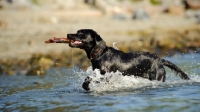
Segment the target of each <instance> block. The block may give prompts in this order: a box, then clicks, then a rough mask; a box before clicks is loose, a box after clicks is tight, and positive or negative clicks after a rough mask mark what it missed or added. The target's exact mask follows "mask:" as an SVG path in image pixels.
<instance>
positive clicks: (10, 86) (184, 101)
mask: <svg viewBox="0 0 200 112" xmlns="http://www.w3.org/2000/svg"><path fill="white" fill-rule="evenodd" d="M199 57H200V54H195V53H194V54H184V55H180V54H177V55H175V56H173V57H165V59H168V60H170V61H172V62H174V63H176V65H177V66H179V67H180V68H182V70H183V71H186V73H187V74H189V77H190V78H191V80H189V81H185V80H181V79H180V78H179V77H176V76H175V75H174V73H173V72H171V71H170V70H169V69H167V80H166V82H164V83H162V82H158V81H149V80H147V79H142V78H135V77H123V76H121V73H120V72H117V73H107V74H106V75H105V77H107V78H108V79H109V82H108V81H106V80H102V81H101V83H95V82H93V83H91V91H90V92H86V91H84V90H83V89H82V88H81V84H82V82H83V80H84V79H85V77H86V76H90V77H93V79H94V80H95V81H99V80H101V79H102V78H104V79H105V77H104V76H101V75H100V74H99V71H98V70H95V71H92V70H91V68H88V70H87V71H81V70H79V69H77V68H76V67H74V68H73V69H67V68H52V69H49V70H48V71H47V75H46V76H24V75H18V76H0V111H14V112H18V111H56V112H57V111H92V112H93V111H97V112H98V111H100V112H101V111H114V112H116V111H118V112H121V111H133V112H134V111H136V112H144V111H146V112H151V111H153V112H171V111H176V112H199V111H200V58H199Z"/></svg>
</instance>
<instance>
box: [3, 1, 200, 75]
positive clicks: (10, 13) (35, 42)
mask: <svg viewBox="0 0 200 112" xmlns="http://www.w3.org/2000/svg"><path fill="white" fill-rule="evenodd" d="M10 1H11V2H9V1H6V0H5V1H4V0H2V1H0V17H1V18H0V52H1V53H0V74H9V75H18V74H25V75H44V74H45V72H46V70H47V69H49V68H50V67H66V68H71V67H73V66H77V67H79V68H81V69H86V68H87V67H88V66H90V62H89V60H88V59H87V57H86V55H85V53H84V52H83V51H81V50H79V49H71V48H69V47H68V45H66V44H45V43H44V41H45V40H48V39H49V38H52V37H54V36H56V37H66V34H67V33H75V32H76V31H77V30H78V29H83V28H90V29H94V30H95V31H97V33H98V34H99V35H101V37H102V38H103V39H104V40H105V41H106V43H107V45H108V46H113V42H117V44H115V46H116V47H117V48H118V49H119V50H122V51H124V52H133V51H149V52H152V53H156V54H158V55H159V56H166V55H173V54H174V53H177V52H180V53H188V52H193V51H194V52H200V50H199V48H200V24H199V21H200V18H199V17H200V16H199V15H200V13H199V9H198V7H196V6H195V8H194V9H192V7H191V3H190V4H189V5H188V4H187V5H188V6H187V9H186V8H185V7H184V4H182V3H184V2H181V3H173V2H170V3H166V1H170V0H156V1H160V2H152V1H154V0H141V1H131V0H130V1H128V2H127V1H121V0H119V1H117V2H116V1H115V2H113V3H107V2H106V1H104V0H96V2H95V4H93V3H89V4H88V3H86V2H84V0H83V1H81V2H80V1H77V0H74V2H72V1H70V0H63V1H62V0H60V2H61V1H62V2H63V3H60V2H59V3H57V2H56V3H54V2H52V3H51V1H53V0H48V1H46V2H45V0H30V1H29V2H27V1H26V0H25V1H24V0H19V1H18V2H15V1H12V0H10ZM100 1H104V2H100ZM150 1H151V2H150ZM172 1H173V0H172ZM177 1H185V0H177ZM191 1H192V0H191ZM191 1H190V2H191ZM99 2H100V3H99ZM185 2H187V0H186V1H185ZM70 4H71V5H70ZM74 4H76V5H74ZM102 4H104V5H102ZM166 4H167V5H166ZM65 5H66V6H65ZM174 6H176V7H174Z"/></svg>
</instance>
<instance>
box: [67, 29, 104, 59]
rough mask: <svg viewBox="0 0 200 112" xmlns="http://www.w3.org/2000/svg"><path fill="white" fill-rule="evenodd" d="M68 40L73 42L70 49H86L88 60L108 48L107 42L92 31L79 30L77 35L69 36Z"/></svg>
mask: <svg viewBox="0 0 200 112" xmlns="http://www.w3.org/2000/svg"><path fill="white" fill-rule="evenodd" d="M67 38H68V39H70V40H73V41H71V42H70V43H69V46H70V47H72V48H80V49H84V50H85V51H86V53H87V55H88V58H90V57H91V55H92V53H96V52H98V51H99V50H101V49H104V48H105V47H106V44H105V41H104V40H103V39H102V38H101V37H100V36H99V35H98V34H97V33H96V32H95V31H94V30H92V29H81V30H78V31H77V33H75V34H67Z"/></svg>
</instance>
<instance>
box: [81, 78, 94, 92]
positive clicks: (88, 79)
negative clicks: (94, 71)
mask: <svg viewBox="0 0 200 112" xmlns="http://www.w3.org/2000/svg"><path fill="white" fill-rule="evenodd" d="M91 81H92V78H90V77H86V78H85V82H83V84H82V88H83V89H85V90H86V91H89V90H90V87H89V84H90V82H91Z"/></svg>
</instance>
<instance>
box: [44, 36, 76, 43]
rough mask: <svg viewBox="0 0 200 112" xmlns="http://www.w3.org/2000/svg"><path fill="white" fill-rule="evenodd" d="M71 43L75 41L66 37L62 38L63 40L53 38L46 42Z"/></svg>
mask: <svg viewBox="0 0 200 112" xmlns="http://www.w3.org/2000/svg"><path fill="white" fill-rule="evenodd" d="M71 42H74V40H70V39H68V38H64V37H61V38H57V37H53V38H51V39H49V40H47V41H45V43H46V44H49V43H71Z"/></svg>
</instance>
